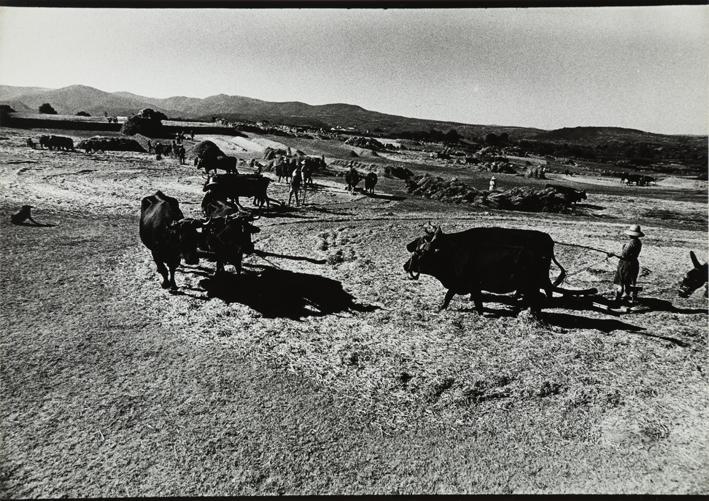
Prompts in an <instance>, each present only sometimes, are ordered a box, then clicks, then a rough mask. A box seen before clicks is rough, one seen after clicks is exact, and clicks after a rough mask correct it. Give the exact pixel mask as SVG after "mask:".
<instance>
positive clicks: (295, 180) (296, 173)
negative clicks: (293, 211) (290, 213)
mask: <svg viewBox="0 0 709 501" xmlns="http://www.w3.org/2000/svg"><path fill="white" fill-rule="evenodd" d="M302 181H303V178H302V177H301V174H300V167H296V168H295V169H294V170H293V174H292V175H291V180H290V192H289V193H288V205H290V204H291V199H292V198H293V195H295V205H299V203H300V202H298V192H299V191H300V185H301V182H302Z"/></svg>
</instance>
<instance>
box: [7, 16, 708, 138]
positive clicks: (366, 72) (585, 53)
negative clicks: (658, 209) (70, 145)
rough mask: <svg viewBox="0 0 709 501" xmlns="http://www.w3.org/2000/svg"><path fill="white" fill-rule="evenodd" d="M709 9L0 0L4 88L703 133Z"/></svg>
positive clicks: (534, 124)
mask: <svg viewBox="0 0 709 501" xmlns="http://www.w3.org/2000/svg"><path fill="white" fill-rule="evenodd" d="M708 27H709V7H707V6H661V7H592V8H529V9H408V10H400V9H388V10H382V9H263V10H255V9H52V8H21V7H19V8H18V7H0V84H4V85H18V86H38V87H50V88H59V87H64V86H67V85H74V84H83V85H89V86H92V87H96V88H99V89H101V90H105V91H110V92H113V91H128V92H133V93H136V94H140V95H145V96H151V97H169V96H175V95H183V96H191V97H206V96H209V95H214V94H230V95H241V96H248V97H253V98H257V99H264V100H267V101H302V102H306V103H308V104H326V103H349V104H356V105H359V106H362V107H364V108H367V109H370V110H375V111H380V112H384V113H391V114H396V115H403V116H409V117H418V118H429V119H436V120H450V121H456V122H463V123H474V124H496V125H518V126H526V127H539V128H542V129H555V128H560V127H575V126H587V125H588V126H590V125H595V126H619V127H630V128H636V129H642V130H646V131H650V132H659V133H668V134H707V133H708V132H709V106H708V105H709V102H708V101H709V100H708V94H709V77H708V75H709V70H708V69H707V68H708V67H709V65H708V64H707V63H709V61H708V59H709V58H708V57H707V56H708V55H709V49H708V48H707V47H709V43H708V42H709V40H707V28H708Z"/></svg>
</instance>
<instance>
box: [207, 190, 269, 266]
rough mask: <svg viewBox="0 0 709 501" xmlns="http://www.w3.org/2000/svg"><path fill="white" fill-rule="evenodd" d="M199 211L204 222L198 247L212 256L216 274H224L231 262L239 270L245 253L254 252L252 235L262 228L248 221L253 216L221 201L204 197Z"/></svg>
mask: <svg viewBox="0 0 709 501" xmlns="http://www.w3.org/2000/svg"><path fill="white" fill-rule="evenodd" d="M206 198H207V197H206V196H205V199H206ZM202 210H203V211H204V212H205V216H207V221H206V222H205V223H204V230H203V233H202V238H201V239H200V243H199V247H200V249H202V250H204V251H206V252H209V253H212V254H213V255H214V258H215V260H216V270H215V274H217V275H218V274H220V273H223V272H224V265H225V264H227V263H228V264H232V265H233V266H234V268H235V270H236V272H237V273H241V261H242V259H243V257H244V254H251V253H252V252H253V251H254V244H253V242H252V240H251V235H252V234H254V233H258V232H259V231H261V230H260V229H259V228H258V227H256V226H254V225H253V224H251V221H253V220H254V217H253V216H252V215H251V214H249V213H245V212H241V211H239V209H238V208H237V207H235V206H233V205H231V204H229V203H228V202H225V201H223V200H210V201H207V202H205V201H204V200H203V201H202Z"/></svg>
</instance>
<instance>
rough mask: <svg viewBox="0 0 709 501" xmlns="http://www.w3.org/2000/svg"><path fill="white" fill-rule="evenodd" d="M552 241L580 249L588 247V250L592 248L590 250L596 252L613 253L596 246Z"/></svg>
mask: <svg viewBox="0 0 709 501" xmlns="http://www.w3.org/2000/svg"><path fill="white" fill-rule="evenodd" d="M554 243H555V244H558V245H566V246H568V247H579V248H581V249H588V250H592V251H596V252H603V253H604V254H613V253H612V252H610V251H607V250H603V249H599V248H597V247H589V246H588V245H581V244H570V243H566V242H554ZM608 257H610V256H608Z"/></svg>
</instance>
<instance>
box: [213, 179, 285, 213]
mask: <svg viewBox="0 0 709 501" xmlns="http://www.w3.org/2000/svg"><path fill="white" fill-rule="evenodd" d="M270 182H271V180H270V179H269V178H267V177H264V176H262V175H260V174H215V175H213V176H211V177H210V178H209V179H207V181H206V182H205V183H204V187H203V189H202V191H210V192H211V193H212V194H213V196H214V197H215V198H217V199H221V200H225V201H226V200H230V199H231V200H234V201H235V202H236V204H237V205H240V204H239V197H249V198H253V203H254V205H257V206H258V207H263V205H264V204H266V207H270V202H269V200H268V185H269V183H270Z"/></svg>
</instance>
